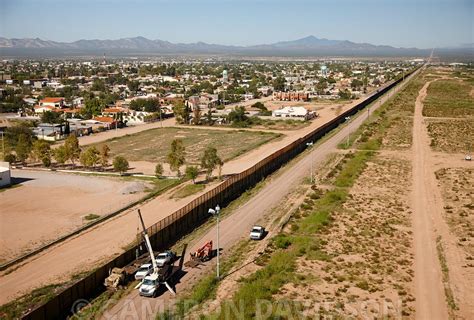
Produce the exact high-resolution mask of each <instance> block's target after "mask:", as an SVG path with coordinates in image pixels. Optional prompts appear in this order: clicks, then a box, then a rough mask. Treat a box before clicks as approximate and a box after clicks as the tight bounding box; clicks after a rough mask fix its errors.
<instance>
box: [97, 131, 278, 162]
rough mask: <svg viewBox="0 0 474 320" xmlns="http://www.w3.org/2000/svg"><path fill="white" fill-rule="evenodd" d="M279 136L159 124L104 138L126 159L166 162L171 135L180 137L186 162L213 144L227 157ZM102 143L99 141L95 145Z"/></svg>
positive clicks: (226, 159) (114, 154)
mask: <svg viewBox="0 0 474 320" xmlns="http://www.w3.org/2000/svg"><path fill="white" fill-rule="evenodd" d="M277 137H278V134H275V133H268V132H255V131H244V130H228V131H223V130H203V129H191V128H190V129H188V128H173V127H167V128H158V129H152V130H147V131H142V132H139V133H136V134H132V135H126V136H123V137H120V138H113V139H111V140H107V141H106V142H105V143H106V144H107V145H108V146H109V147H110V153H111V156H117V155H121V156H124V157H125V158H126V159H127V160H129V161H148V162H153V163H159V162H165V160H166V155H167V154H168V152H169V150H170V144H171V141H172V140H173V139H182V140H183V143H184V146H185V148H186V160H187V162H188V163H192V164H196V163H200V160H199V158H200V157H201V155H202V153H203V151H204V149H205V148H206V147H207V146H213V147H215V148H216V149H217V151H218V154H219V156H220V157H221V158H222V160H224V161H228V160H230V159H232V158H235V157H237V156H239V155H241V154H244V153H246V152H248V151H250V150H253V149H255V148H257V147H258V146H260V145H262V144H265V143H267V142H269V141H270V140H273V139H275V138H277ZM102 144H103V143H99V144H98V146H99V147H100V145H102Z"/></svg>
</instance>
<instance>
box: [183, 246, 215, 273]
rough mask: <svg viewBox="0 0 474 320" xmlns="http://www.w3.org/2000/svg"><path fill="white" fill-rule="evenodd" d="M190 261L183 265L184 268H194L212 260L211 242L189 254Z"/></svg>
mask: <svg viewBox="0 0 474 320" xmlns="http://www.w3.org/2000/svg"><path fill="white" fill-rule="evenodd" d="M189 255H190V260H189V261H187V262H186V263H185V266H186V267H190V268H194V267H196V266H198V265H199V264H201V263H203V262H204V261H208V260H211V258H212V240H210V241H208V242H206V243H205V244H204V245H203V246H202V247H200V248H199V249H197V250H196V252H191V253H190V254H189Z"/></svg>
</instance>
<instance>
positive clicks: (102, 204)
mask: <svg viewBox="0 0 474 320" xmlns="http://www.w3.org/2000/svg"><path fill="white" fill-rule="evenodd" d="M12 176H13V177H14V179H15V180H16V181H18V182H19V181H23V182H21V184H20V185H19V186H17V187H15V188H12V189H7V190H5V191H3V192H0V203H1V207H0V209H1V210H0V257H1V261H2V262H5V261H7V260H10V259H12V258H14V257H17V256H19V255H21V254H22V253H25V252H27V251H30V250H32V249H35V248H37V247H39V246H41V245H42V244H44V243H46V242H49V241H51V240H54V239H56V238H58V237H60V236H62V235H64V234H66V233H68V232H71V231H73V230H75V229H77V228H78V227H79V226H82V225H83V224H86V223H87V222H89V221H90V219H91V218H92V216H89V217H88V218H86V217H87V215H89V214H93V215H97V216H102V215H105V214H107V213H110V212H112V211H114V210H117V209H119V208H121V207H123V206H125V205H126V204H128V203H130V202H132V201H134V200H137V199H139V198H140V197H142V196H143V195H144V190H145V188H146V186H147V184H146V183H143V182H131V181H130V182H127V181H123V180H119V179H114V178H106V177H91V176H81V175H76V174H65V173H53V172H47V171H44V172H40V171H20V170H13V172H12Z"/></svg>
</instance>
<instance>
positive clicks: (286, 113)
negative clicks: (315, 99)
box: [272, 107, 316, 120]
mask: <svg viewBox="0 0 474 320" xmlns="http://www.w3.org/2000/svg"><path fill="white" fill-rule="evenodd" d="M272 116H273V117H277V118H278V117H280V118H303V119H306V120H307V119H312V118H314V117H315V116H316V112H313V111H312V112H310V111H308V110H307V109H306V108H305V107H283V108H281V109H277V110H273V111H272Z"/></svg>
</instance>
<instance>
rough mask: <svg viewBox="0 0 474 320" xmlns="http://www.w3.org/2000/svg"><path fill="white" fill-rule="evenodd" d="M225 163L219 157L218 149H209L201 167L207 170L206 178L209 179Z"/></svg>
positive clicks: (203, 157) (202, 158)
mask: <svg viewBox="0 0 474 320" xmlns="http://www.w3.org/2000/svg"><path fill="white" fill-rule="evenodd" d="M223 164H224V162H223V161H222V160H221V158H219V156H218V155H217V149H216V148H214V147H211V146H209V147H207V148H206V150H204V153H203V155H202V157H201V167H202V168H204V169H205V170H206V178H207V179H209V178H210V177H211V176H212V171H213V170H214V169H215V168H216V167H218V166H222V165H223Z"/></svg>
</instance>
